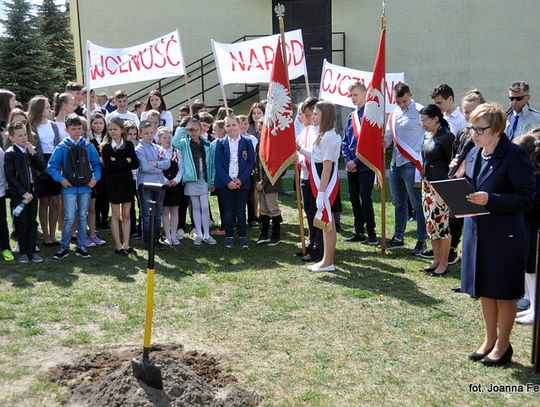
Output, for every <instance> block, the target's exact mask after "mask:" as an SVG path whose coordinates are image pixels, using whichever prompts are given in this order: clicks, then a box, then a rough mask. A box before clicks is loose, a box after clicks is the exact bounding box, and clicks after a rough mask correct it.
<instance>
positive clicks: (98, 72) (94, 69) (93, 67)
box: [86, 50, 105, 81]
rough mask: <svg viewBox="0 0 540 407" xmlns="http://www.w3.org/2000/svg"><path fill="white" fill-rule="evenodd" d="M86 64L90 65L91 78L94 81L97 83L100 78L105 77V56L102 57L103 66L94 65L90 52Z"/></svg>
mask: <svg viewBox="0 0 540 407" xmlns="http://www.w3.org/2000/svg"><path fill="white" fill-rule="evenodd" d="M86 63H87V64H89V65H90V76H91V77H92V80H93V81H95V80H96V79H97V77H98V76H99V77H100V78H103V77H104V76H105V72H104V70H103V55H102V56H101V66H100V65H92V55H91V53H90V50H88V61H87V62H86ZM100 68H101V70H100Z"/></svg>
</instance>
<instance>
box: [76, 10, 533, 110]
mask: <svg viewBox="0 0 540 407" xmlns="http://www.w3.org/2000/svg"><path fill="white" fill-rule="evenodd" d="M74 1H76V0H71V3H73V2H74ZM77 3H78V5H79V16H80V22H81V25H80V32H81V38H80V39H81V41H82V43H83V44H84V42H85V41H86V40H87V39H90V40H91V41H92V42H94V43H96V44H99V45H103V46H106V47H124V46H128V45H134V44H137V43H142V42H145V41H148V40H149V39H151V38H154V37H158V36H159V35H162V34H164V33H167V32H170V31H173V30H174V29H176V28H177V27H178V28H179V29H180V33H181V36H182V40H183V48H184V53H185V58H186V61H187V63H190V62H192V61H193V60H195V59H198V58H200V57H201V56H203V55H205V54H207V53H210V52H211V46H210V38H214V39H215V40H217V41H220V42H230V41H233V40H235V39H237V38H239V37H241V36H243V35H248V34H250V35H251V34H264V33H270V32H271V29H272V21H271V13H272V10H271V4H272V2H271V1H270V0H227V1H223V0H204V1H195V0H181V1H180V0H156V1H155V2H151V3H149V2H148V1H143V0H131V1H129V2H127V1H117V2H114V1H110V0H107V1H106V0H92V1H87V0H78V2H77ZM126 4H129V7H126ZM72 9H73V8H72ZM306 12H309V10H307V11H306ZM332 13H333V16H332V21H333V27H332V30H333V31H345V33H346V41H347V42H346V58H347V61H346V65H347V66H348V67H351V68H356V69H362V70H371V69H372V67H373V60H374V57H375V53H376V48H377V44H378V39H379V34H380V14H381V1H375V0H333V1H332ZM386 14H387V27H388V32H387V71H388V72H398V71H404V72H405V78H406V81H407V82H408V83H409V84H410V85H411V88H412V90H413V93H414V94H415V98H416V99H417V100H418V101H419V102H421V103H429V102H430V101H431V99H430V98H429V94H430V91H431V89H432V88H433V87H434V86H435V85H436V84H438V83H442V82H447V83H449V84H450V85H451V86H452V87H453V88H454V90H455V92H456V97H457V98H459V97H460V96H461V95H462V94H463V93H464V92H465V91H466V90H467V89H470V88H472V87H476V88H478V89H480V90H481V91H482V92H483V93H484V94H485V96H486V98H487V99H488V100H496V101H499V102H500V103H503V104H505V105H506V104H507V99H506V96H507V88H508V85H509V84H510V83H511V82H513V81H516V80H526V81H528V82H529V83H530V85H531V93H532V95H533V98H532V101H531V104H532V106H533V107H534V106H538V107H540V100H538V104H536V102H537V101H536V99H535V96H536V95H539V94H540V78H539V77H538V75H535V74H534V73H535V70H536V67H537V66H539V65H540V49H539V48H540V47H539V45H538V41H537V39H536V33H537V31H538V30H537V29H536V28H534V27H537V21H536V20H537V16H538V15H540V2H539V1H537V0H522V1H520V2H519V3H516V4H515V5H512V4H510V3H508V2H507V1H502V0H411V1H408V2H406V1H397V0H388V1H387V7H386ZM336 63H341V61H338V60H336ZM228 86H229V85H228ZM140 87H141V84H136V85H129V86H126V88H127V90H128V91H130V90H131V89H135V88H140ZM105 90H106V91H109V92H111V91H112V89H105Z"/></svg>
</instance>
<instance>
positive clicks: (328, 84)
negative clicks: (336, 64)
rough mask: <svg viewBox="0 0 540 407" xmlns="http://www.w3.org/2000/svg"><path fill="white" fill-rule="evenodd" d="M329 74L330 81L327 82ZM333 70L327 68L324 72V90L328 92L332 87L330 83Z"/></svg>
mask: <svg viewBox="0 0 540 407" xmlns="http://www.w3.org/2000/svg"><path fill="white" fill-rule="evenodd" d="M328 75H330V78H329V79H328V82H327V79H326V78H327V77H328ZM332 76H333V75H332V70H331V69H329V68H327V69H326V70H325V71H324V73H323V79H322V89H323V91H325V92H328V89H330V83H332Z"/></svg>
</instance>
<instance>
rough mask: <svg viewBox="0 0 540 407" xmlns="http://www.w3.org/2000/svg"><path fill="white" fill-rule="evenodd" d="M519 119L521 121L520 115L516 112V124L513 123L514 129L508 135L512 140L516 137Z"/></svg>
mask: <svg viewBox="0 0 540 407" xmlns="http://www.w3.org/2000/svg"><path fill="white" fill-rule="evenodd" d="M518 121H519V115H517V114H515V115H514V124H513V125H512V131H511V132H510V134H509V136H508V137H510V140H512V139H513V138H514V136H515V134H516V129H517V124H518Z"/></svg>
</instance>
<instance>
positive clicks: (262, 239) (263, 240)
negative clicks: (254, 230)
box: [257, 235, 270, 244]
mask: <svg viewBox="0 0 540 407" xmlns="http://www.w3.org/2000/svg"><path fill="white" fill-rule="evenodd" d="M269 241H270V238H269V237H268V235H266V236H263V235H261V236H259V238H258V239H257V244H266V243H268V242H269Z"/></svg>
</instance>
